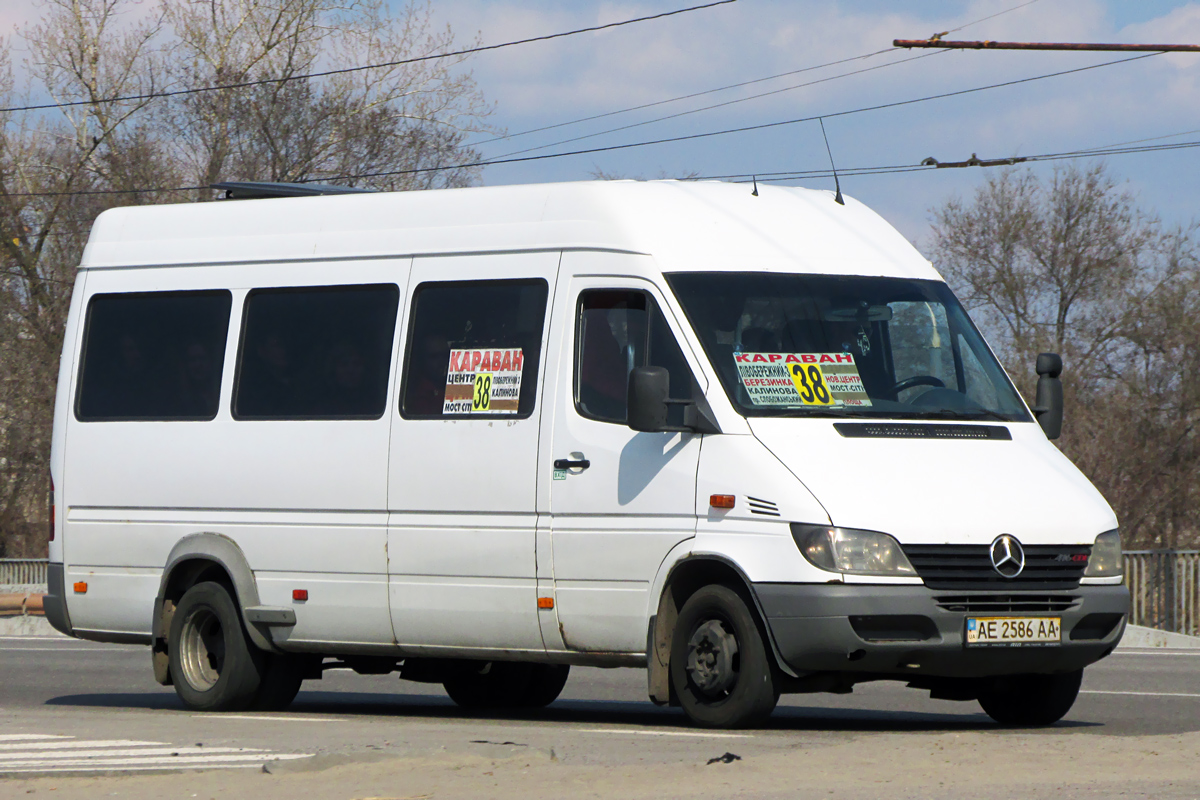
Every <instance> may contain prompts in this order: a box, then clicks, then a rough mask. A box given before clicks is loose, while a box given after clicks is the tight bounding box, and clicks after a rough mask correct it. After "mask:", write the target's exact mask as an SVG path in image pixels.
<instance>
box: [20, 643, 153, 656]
mask: <svg viewBox="0 0 1200 800" xmlns="http://www.w3.org/2000/svg"><path fill="white" fill-rule="evenodd" d="M133 646H135V647H139V649H138V650H133V649H131V647H0V653H61V652H63V651H67V652H71V651H76V652H87V653H137V654H139V655H140V654H141V652H142V650H143V649H145V648H141V646H140V645H133Z"/></svg>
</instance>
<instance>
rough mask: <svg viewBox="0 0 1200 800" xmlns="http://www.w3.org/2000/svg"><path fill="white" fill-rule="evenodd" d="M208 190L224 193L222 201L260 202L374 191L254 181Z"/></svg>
mask: <svg viewBox="0 0 1200 800" xmlns="http://www.w3.org/2000/svg"><path fill="white" fill-rule="evenodd" d="M209 188H211V189H216V190H217V191H219V192H224V194H223V195H221V199H222V200H262V199H265V198H268V197H316V196H318V195H325V194H367V193H371V192H374V191H375V190H374V189H359V188H356V187H354V186H330V185H328V184H324V183H259V182H255V181H225V182H224V183H214V184H212V186H210V187H209Z"/></svg>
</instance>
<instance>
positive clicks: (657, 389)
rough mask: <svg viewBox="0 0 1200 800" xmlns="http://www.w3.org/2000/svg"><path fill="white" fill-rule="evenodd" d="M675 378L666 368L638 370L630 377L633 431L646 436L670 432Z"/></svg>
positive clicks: (630, 405)
mask: <svg viewBox="0 0 1200 800" xmlns="http://www.w3.org/2000/svg"><path fill="white" fill-rule="evenodd" d="M670 388H671V376H670V374H669V373H668V372H667V370H666V368H665V367H634V368H633V370H632V371H631V372H630V373H629V393H628V396H627V400H628V405H629V416H628V421H629V427H630V428H633V429H634V430H635V431H642V432H644V433H658V432H660V431H665V430H667V398H668V397H669V396H670Z"/></svg>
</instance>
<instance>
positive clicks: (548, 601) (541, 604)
mask: <svg viewBox="0 0 1200 800" xmlns="http://www.w3.org/2000/svg"><path fill="white" fill-rule="evenodd" d="M538 608H554V598H553V597H539V598H538Z"/></svg>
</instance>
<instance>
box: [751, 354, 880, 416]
mask: <svg viewBox="0 0 1200 800" xmlns="http://www.w3.org/2000/svg"><path fill="white" fill-rule="evenodd" d="M733 360H734V362H735V363H736V364H737V369H738V376H739V377H740V378H741V381H742V386H744V387H745V389H746V394H748V395H749V396H750V402H751V403H753V404H754V405H756V406H825V407H829V406H834V407H836V406H856V407H864V406H869V405H871V398H870V397H869V396H868V395H867V391H866V389H865V388H864V387H863V383H862V377H861V376H860V375H859V374H858V366H857V365H856V364H855V363H854V355H853V354H851V353H734V355H733Z"/></svg>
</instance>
